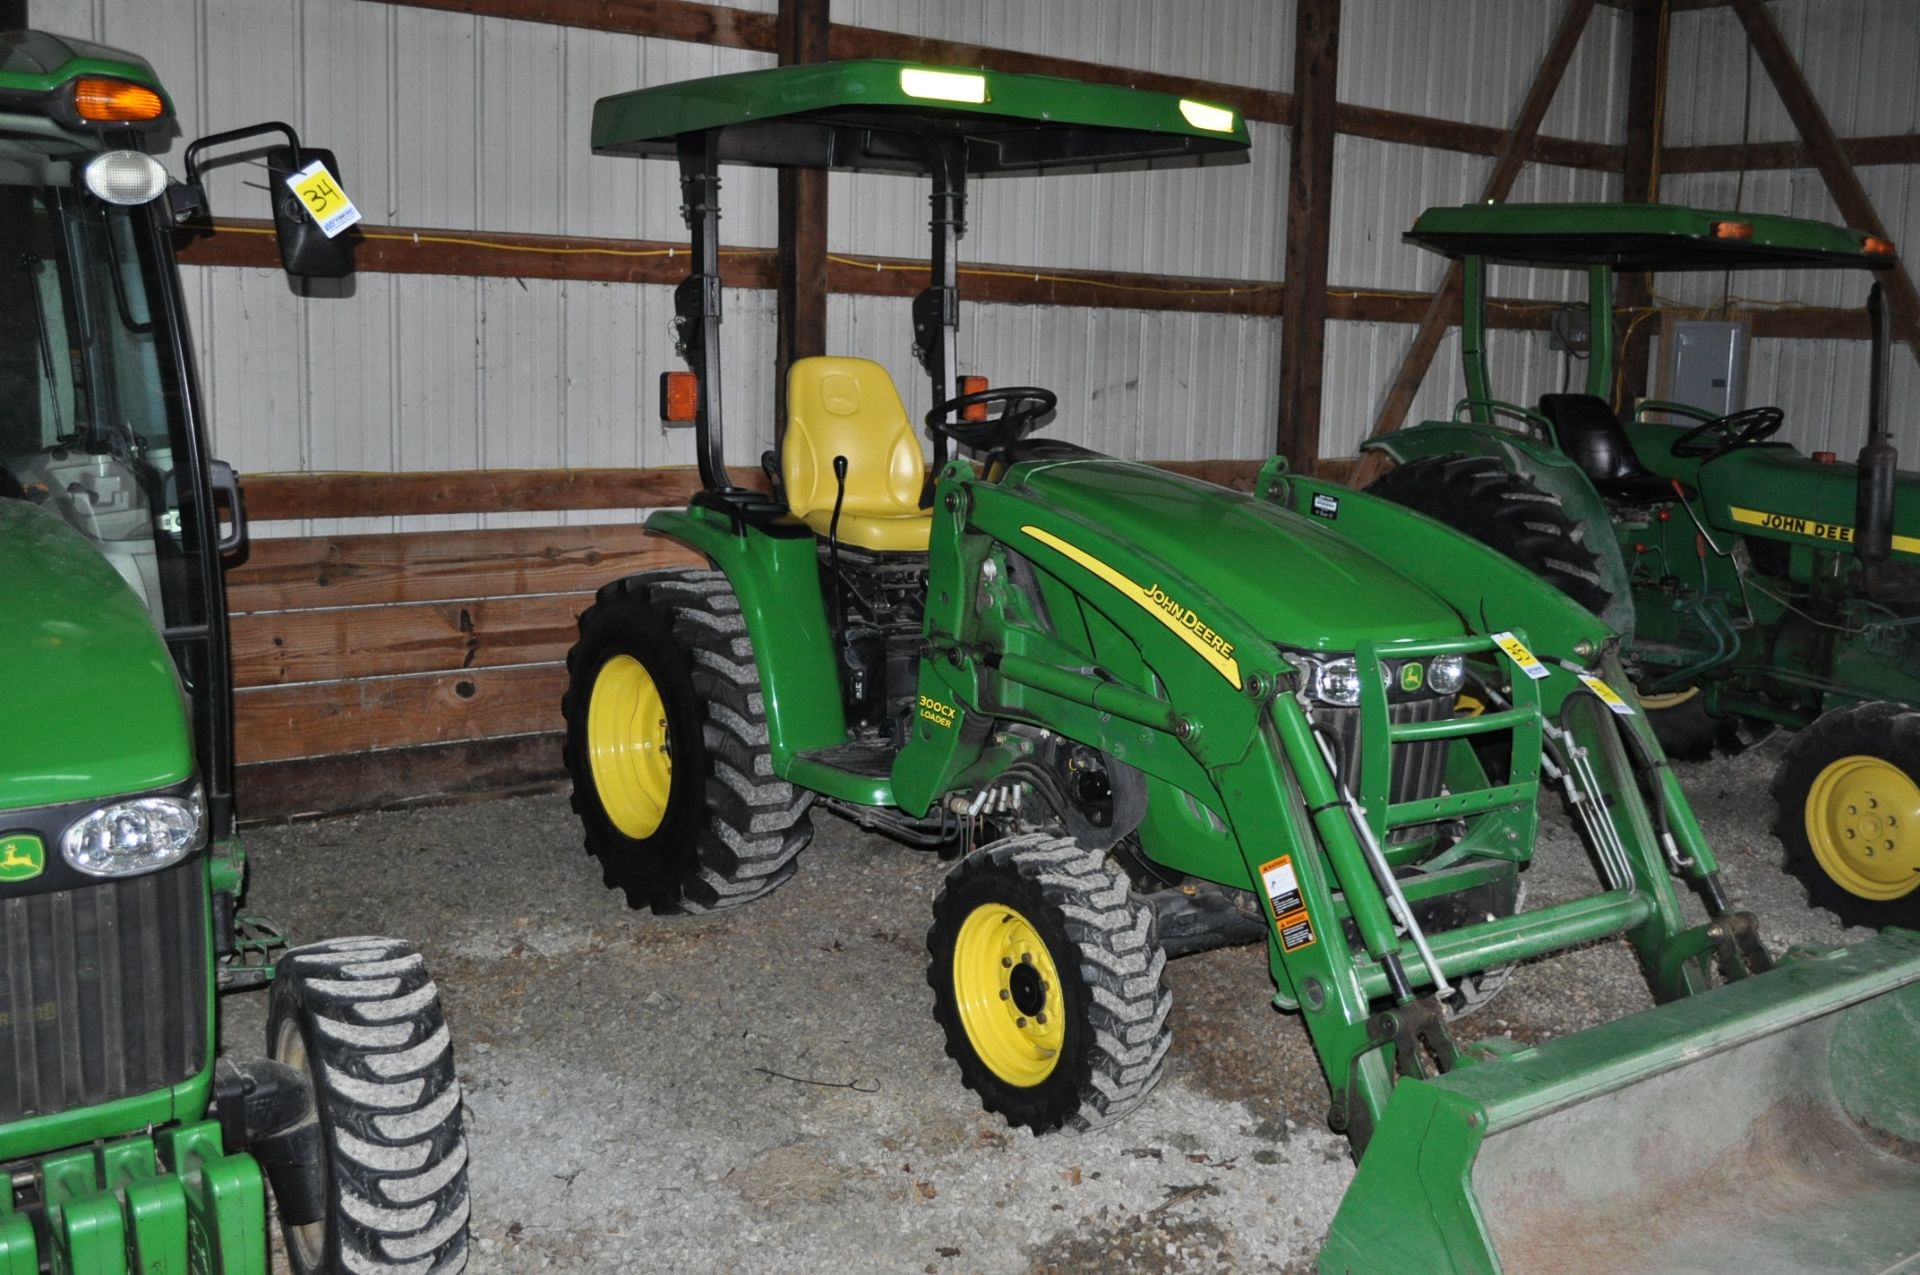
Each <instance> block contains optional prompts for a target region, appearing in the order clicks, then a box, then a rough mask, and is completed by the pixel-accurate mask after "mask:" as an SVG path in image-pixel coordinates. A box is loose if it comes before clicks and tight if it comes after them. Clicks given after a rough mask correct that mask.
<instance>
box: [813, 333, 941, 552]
mask: <svg viewBox="0 0 1920 1275" xmlns="http://www.w3.org/2000/svg"><path fill="white" fill-rule="evenodd" d="M836 456H845V457H846V458H847V494H846V499H845V501H844V503H843V504H842V506H841V514H842V516H843V517H846V516H848V515H851V516H854V517H865V518H876V517H877V518H897V517H906V516H914V515H918V514H919V513H920V488H921V484H922V482H923V481H924V477H925V474H926V459H925V457H924V456H923V455H922V454H921V451H920V439H919V437H918V436H917V435H915V434H914V432H913V422H912V421H910V420H908V419H907V409H906V405H905V404H903V403H902V402H901V401H900V391H899V390H896V389H895V388H894V387H893V378H892V377H891V376H889V375H887V369H885V368H884V367H881V366H880V365H879V364H878V363H875V362H873V361H872V360H870V359H846V358H834V357H829V356H822V357H815V358H807V359H795V360H794V362H793V366H792V368H791V369H789V370H788V372H787V432H786V436H785V437H784V439H782V441H781V447H780V474H781V481H782V482H783V483H784V484H785V485H786V491H787V506H788V508H790V509H791V510H792V511H793V512H794V514H795V515H796V516H798V517H800V518H803V519H808V520H809V521H811V519H810V518H809V515H816V516H817V515H828V516H830V515H831V514H832V512H833V501H834V496H835V493H836V491H837V490H838V484H837V482H836V481H835V479H834V474H833V458H834V457H836Z"/></svg>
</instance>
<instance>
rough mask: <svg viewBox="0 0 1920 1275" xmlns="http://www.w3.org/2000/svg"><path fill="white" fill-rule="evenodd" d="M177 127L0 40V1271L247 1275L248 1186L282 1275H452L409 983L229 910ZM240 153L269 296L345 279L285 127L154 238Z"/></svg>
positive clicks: (105, 52) (234, 865) (218, 482)
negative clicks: (299, 280) (266, 228)
mask: <svg viewBox="0 0 1920 1275" xmlns="http://www.w3.org/2000/svg"><path fill="white" fill-rule="evenodd" d="M172 125H173V116H172V110H171V106H170V104H169V101H168V98H167V94H166V91H165V90H164V89H163V88H162V87H161V85H160V83H159V81H158V80H157V79H156V78H155V76H154V73H153V69H152V68H151V67H150V66H148V65H147V64H146V63H145V62H143V61H141V60H140V59H139V58H136V57H134V56H132V55H130V54H126V53H120V52H117V51H115V50H112V49H106V48H102V47H100V46H97V45H92V44H87V43H83V42H81V41H78V40H70V39H65V38H62V37H59V36H53V35H47V34H43V33H39V32H11V33H0V599H4V600H5V615H6V621H5V623H4V624H0V679H3V680H4V685H5V697H4V698H5V703H6V706H7V711H6V716H5V720H6V729H5V730H4V731H0V1174H4V1177H0V1271H4V1272H7V1273H8V1275H37V1273H38V1272H48V1271H51V1272H60V1273H62V1275H66V1273H69V1272H74V1273H77V1272H89V1273H96V1272H97V1273H99V1275H109V1273H112V1272H136V1271H137V1272H140V1273H141V1275H173V1273H184V1272H189V1271H191V1272H230V1273H235V1275H238V1273H242V1272H261V1273H263V1272H265V1271H266V1269H267V1232H266V1211H265V1210H266V1198H265V1188H264V1185H263V1182H262V1173H263V1171H264V1174H265V1180H266V1182H270V1183H271V1184H272V1187H273V1190H274V1196H275V1200H276V1203H277V1205H278V1211H279V1217H280V1220H281V1222H282V1224H283V1227H284V1230H285V1235H286V1246H287V1254H288V1257H289V1259H290V1261H291V1263H292V1268H293V1269H294V1270H295V1271H296V1272H301V1273H302V1275H305V1273H306V1272H318V1271H327V1272H343V1271H349V1270H351V1271H395V1272H397V1271H414V1272H426V1271H428V1270H433V1271H444V1272H452V1271H457V1270H459V1269H461V1268H462V1267H463V1266H464V1264H465V1241H466V1214H467V1195H466V1177H465V1163H466V1149H465V1144H464V1141H463V1138H462V1134H461V1127H460V1114H459V1101H460V1090H459V1085H458V1082H457V1081H456V1080H455V1078H454V1074H453V1060H452V1055H451V1053H450V1052H449V1047H448V1044H447V1029H446V1025H445V1023H444V1022H443V1021H442V1018H441V1013H440V1006H439V1002H438V998H437V993H436V992H435V989H434V985H433V983H432V982H431V981H430V980H429V979H428V977H427V974H426V970H425V968H424V967H423V966H422V964H421V959H420V957H419V956H418V955H417V954H415V953H414V952H413V951H412V950H411V949H410V948H409V947H408V946H407V945H406V944H405V943H403V942H400V941H398V940H394V939H378V938H355V939H340V940H336V941H333V942H328V943H318V944H313V945H309V946H305V947H299V948H294V949H293V950H291V951H280V950H277V949H278V947H279V946H283V945H277V944H276V942H275V936H274V934H273V932H272V930H271V928H270V927H268V926H265V925H264V923H262V922H261V921H259V920H258V919H256V918H251V917H248V916H246V915H245V914H244V913H241V912H240V911H239V910H238V908H239V901H240V897H241V887H242V883H243V877H244V869H245V858H244V855H243V852H242V849H241V845H240V841H239V839H238V838H237V837H236V836H235V835H234V824H233V817H234V812H233V787H232V762H233V741H232V727H231V721H232V711H231V704H230V698H229V691H228V676H227V630H226V610H225V598H224V593H223V588H222V581H221V574H220V572H221V562H222V559H223V557H225V556H227V555H230V554H232V553H235V552H237V551H239V550H240V549H241V548H242V547H243V545H244V524H243V521H242V515H241V510H240V506H239V499H238V491H237V488H236V485H235V482H234V476H233V471H232V470H231V469H230V468H228V467H227V466H225V465H223V464H221V463H220V462H218V461H213V460H210V459H209V458H208V455H207V449H206V434H205V432H204V429H203V427H202V422H201V407H202V401H201V398H200V395H199V392H198V390H197V388H196V386H195V382H194V363H193V357H192V351H191V349H190V347H189V345H188V341H187V331H186V316H185V313H184V310H183V307H182V297H181V291H180V284H179V279H178V275H177V272H176V270H175V267H174V260H173V253H172V248H171V246H170V237H169V236H170V233H171V230H172V218H171V216H168V215H164V214H163V213H162V209H163V208H164V207H167V206H168V204H169V201H168V200H167V199H166V198H164V197H163V196H164V195H165V193H166V189H167V184H168V183H167V177H166V173H165V171H164V170H163V169H162V168H161V166H160V164H159V162H158V161H157V160H155V159H153V158H152V157H151V156H150V155H149V154H148V149H149V147H148V143H149V142H150V141H155V140H157V139H160V138H163V137H165V136H166V133H167V131H168V130H169V129H170V128H171V127H172ZM262 131H266V132H271V133H286V141H285V145H283V146H276V147H273V148H271V149H269V150H268V153H267V160H268V168H269V170H270V172H271V174H272V175H271V177H270V181H271V183H272V187H273V189H274V190H275V191H276V194H275V196H274V198H273V204H274V209H275V218H276V222H277V224H278V225H279V228H280V235H281V248H282V253H283V256H284V257H285V259H286V262H287V265H288V267H289V269H290V270H291V271H293V272H294V273H296V274H308V273H318V274H339V273H341V272H342V271H343V270H344V269H345V268H346V265H347V260H346V258H345V256H344V251H343V248H344V245H341V244H338V243H335V242H333V241H331V240H329V239H328V238H327V236H326V235H325V234H324V232H323V231H322V230H321V229H320V228H319V222H318V221H316V220H315V219H314V218H313V217H311V216H310V215H309V214H308V212H306V211H303V209H304V208H305V207H307V206H308V202H310V201H306V198H305V195H304V194H303V193H300V192H296V190H295V189H294V188H293V187H292V186H289V185H287V179H292V180H295V181H307V180H309V179H310V178H311V177H312V176H314V175H315V174H314V173H312V172H308V171H307V170H308V167H309V165H311V164H314V163H319V164H321V165H322V166H323V167H324V168H325V169H326V170H327V171H329V172H330V171H331V169H332V158H331V156H328V155H327V154H326V153H325V152H323V151H313V150H306V149H303V148H301V147H300V145H299V142H298V140H297V139H296V138H294V137H293V136H292V134H291V132H290V131H289V130H286V129H285V127H284V126H281V125H274V126H269V127H268V128H267V129H266V130H241V131H240V132H239V133H237V134H228V135H224V138H210V139H205V141H203V142H202V143H198V144H196V146H195V147H192V148H189V150H188V152H187V167H188V170H189V174H190V184H189V185H188V186H186V187H177V188H176V189H175V190H174V192H173V196H174V197H173V199H172V201H171V205H172V207H173V208H176V209H180V208H187V207H192V206H203V205H204V198H203V197H202V196H200V194H199V188H198V185H197V183H193V182H192V180H191V179H192V175H193V174H195V173H196V166H197V163H198V161H199V158H200V156H201V155H202V153H203V152H204V148H205V146H206V145H208V144H210V143H212V144H217V143H219V142H220V141H222V140H226V141H237V140H241V139H242V138H243V137H250V136H253V135H255V134H258V133H261V132H262ZM302 173H306V176H305V177H302V176H300V175H301V174H302ZM222 511H224V514H225V517H224V520H223V517H222ZM223 523H224V530H223ZM276 957H277V959H275V958H276ZM240 987H266V988H268V989H269V992H268V995H269V997H270V1011H269V1016H268V1037H269V1039H268V1041H267V1045H268V1049H267V1056H265V1057H259V1058H247V1059H234V1058H216V1057H215V1051H216V1030H215V1028H216V1012H215V994H216V992H218V991H225V990H228V989H233V988H240Z"/></svg>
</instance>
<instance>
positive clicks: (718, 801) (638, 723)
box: [561, 570, 813, 913]
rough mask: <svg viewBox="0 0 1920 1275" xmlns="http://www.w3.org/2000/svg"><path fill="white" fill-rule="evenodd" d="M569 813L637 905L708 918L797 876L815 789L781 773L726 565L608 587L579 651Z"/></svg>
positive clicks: (573, 656)
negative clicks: (723, 572) (776, 768)
mask: <svg viewBox="0 0 1920 1275" xmlns="http://www.w3.org/2000/svg"><path fill="white" fill-rule="evenodd" d="M567 676H568V685H567V693H566V695H565V697H564V698H563V699H562V700H561V711H562V713H563V714H564V716H565V718H566V722H567V742H566V765H567V771H568V773H569V774H570V775H571V776H572V777H573V809H574V812H575V813H576V814H578V815H579V816H580V821H581V823H582V825H584V827H585V831H586V843H587V850H588V852H589V853H591V854H592V855H594V856H595V857H596V858H598V859H599V860H600V866H601V869H602V873H603V876H604V879H605V881H606V883H607V885H608V887H609V888H616V889H620V890H623V891H625V893H626V896H627V902H628V903H629V904H630V905H632V906H633V907H649V908H652V909H653V910H654V911H655V912H662V913H665V912H707V911H712V910H713V909H715V908H722V907H729V906H732V905H733V904H737V903H745V902H747V901H748V900H750V899H756V898H759V897H760V896H761V895H763V894H766V893H767V892H768V891H770V890H772V889H774V888H775V887H776V886H778V885H780V884H781V883H782V882H783V881H785V880H786V879H787V878H788V877H790V876H792V875H793V870H794V866H795V865H794V857H795V856H796V855H798V854H799V853H800V851H801V849H802V848H804V847H805V846H806V844H807V842H808V841H809V840H811V839H812V836H813V823H812V821H811V819H810V818H809V816H808V813H807V807H808V805H809V804H811V802H812V800H813V794H812V793H810V792H807V791H804V790H802V789H799V788H795V787H794V786H793V785H792V784H789V783H787V782H785V781H784V780H781V779H779V778H777V777H775V775H774V773H773V757H772V754H771V752H770V750H769V748H768V743H767V715H766V706H765V701H764V699H763V698H762V693H761V687H760V670H759V666H758V665H757V663H756V662H755V660H754V655H753V644H752V642H751V641H750V640H749V638H748V637H747V627H746V621H745V620H744V619H743V618H742V617H741V614H740V603H739V600H738V599H737V598H735V596H734V593H733V589H732V587H731V586H729V585H728V583H727V580H726V577H725V576H723V575H721V574H720V573H719V572H717V571H704V570H682V571H660V572H652V573H649V574H646V575H638V576H632V577H629V578H628V579H625V580H616V581H614V582H613V583H612V584H609V585H607V586H606V587H604V588H602V589H601V590H600V592H599V595H598V596H597V597H596V599H595V600H594V604H593V605H592V606H591V607H588V608H587V610H586V612H585V614H583V615H582V616H581V617H580V640H579V641H578V642H576V643H575V644H574V647H573V650H572V651H570V652H568V654H567Z"/></svg>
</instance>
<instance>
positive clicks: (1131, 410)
mask: <svg viewBox="0 0 1920 1275" xmlns="http://www.w3.org/2000/svg"><path fill="white" fill-rule="evenodd" d="M909 314H910V308H909V303H908V302H907V301H906V300H905V299H904V298H894V297H848V296H836V297H833V298H832V299H831V300H830V301H829V303H828V306H827V343H828V348H830V349H833V350H835V351H840V352H845V353H848V354H853V355H857V356H859V357H862V358H870V359H874V360H876V361H878V362H880V363H882V364H884V365H885V366H886V368H887V370H888V371H889V372H890V373H892V375H893V379H894V384H895V385H897V386H898V387H899V389H900V397H901V398H902V400H903V401H904V402H905V403H906V406H907V411H908V413H909V415H911V416H912V417H913V419H915V420H916V421H917V420H919V419H920V418H921V417H922V416H923V415H924V414H925V412H926V410H927V408H928V406H929V401H928V389H927V384H926V377H925V374H924V373H923V372H922V371H921V369H920V367H919V365H918V364H917V363H915V362H914V361H913V358H912V355H911V349H910V347H911V345H912V339H911V336H910V331H911V329H910V327H909V323H910V318H909ZM960 314H961V318H960V322H961V327H960V349H959V360H960V365H961V368H962V370H963V371H965V372H968V373H973V374H979V375H984V376H987V377H988V378H989V379H990V380H992V382H993V383H994V384H996V385H1042V386H1045V387H1046V388H1048V389H1051V390H1052V391H1054V393H1056V394H1057V395H1059V398H1060V410H1059V415H1058V417H1057V419H1056V420H1055V421H1054V422H1053V423H1052V424H1051V425H1049V426H1048V428H1047V434H1048V436H1049V437H1052V438H1059V439H1063V440H1065V441H1068V442H1074V443H1080V444H1082V445H1084V446H1088V447H1093V448H1097V449H1099V450H1101V451H1106V452H1111V453H1113V454H1115V455H1120V456H1135V457H1139V458H1142V459H1147V460H1171V459H1181V458H1190V457H1209V458H1213V457H1227V458H1234V457H1237V458H1242V459H1251V458H1255V457H1259V456H1264V455H1266V454H1267V453H1268V451H1269V450H1270V449H1271V447H1272V440H1273V433H1274V422H1275V421H1276V420H1277V419H1278V411H1279V406H1278V405H1279V379H1280V374H1279V360H1278V358H1277V357H1276V352H1277V351H1278V349H1279V321H1278V320H1276V319H1254V318H1244V317H1241V316H1237V315H1220V314H1180V313H1172V312H1156V311H1145V310H1094V309H1084V308H1067V307H1058V306H1002V305H966V304H964V303H963V304H962V307H961V312H960Z"/></svg>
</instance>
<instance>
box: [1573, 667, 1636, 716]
mask: <svg viewBox="0 0 1920 1275" xmlns="http://www.w3.org/2000/svg"><path fill="white" fill-rule="evenodd" d="M1580 684H1581V685H1582V686H1585V687H1586V688H1587V689H1588V690H1590V691H1592V692H1593V693H1594V694H1595V695H1597V696H1599V697H1600V702H1601V703H1602V704H1605V705H1606V706H1607V707H1608V708H1610V709H1612V710H1613V711H1614V712H1616V713H1618V714H1620V716H1622V717H1632V716H1633V706H1632V705H1630V704H1628V703H1627V701H1625V700H1624V699H1621V698H1620V692H1619V691H1616V690H1614V689H1613V688H1612V687H1611V686H1608V685H1607V684H1606V683H1605V682H1603V681H1601V680H1600V679H1599V678H1597V677H1595V676H1594V675H1593V674H1591V673H1582V674H1581V675H1580Z"/></svg>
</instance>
